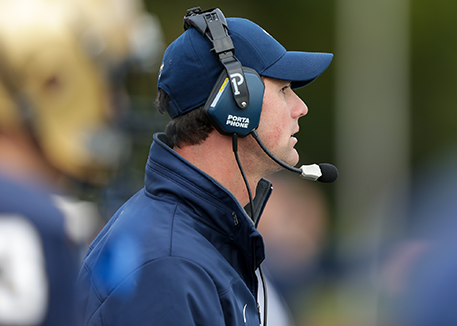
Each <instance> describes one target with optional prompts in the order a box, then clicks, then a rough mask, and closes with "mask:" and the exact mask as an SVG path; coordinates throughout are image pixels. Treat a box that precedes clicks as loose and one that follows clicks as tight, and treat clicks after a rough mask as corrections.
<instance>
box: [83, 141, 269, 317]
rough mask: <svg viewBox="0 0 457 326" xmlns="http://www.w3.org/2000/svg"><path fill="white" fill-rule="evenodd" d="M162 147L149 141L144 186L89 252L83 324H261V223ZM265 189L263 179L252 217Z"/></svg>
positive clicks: (215, 184) (260, 206)
mask: <svg viewBox="0 0 457 326" xmlns="http://www.w3.org/2000/svg"><path fill="white" fill-rule="evenodd" d="M166 142H167V139H166V137H165V135H164V134H162V133H159V134H155V135H154V141H153V143H152V145H151V149H150V153H149V158H148V162H147V166H146V176H145V187H144V188H143V189H142V190H140V191H139V192H138V193H137V194H136V195H134V196H133V197H132V198H131V199H130V200H128V201H127V202H126V203H125V204H124V205H123V206H122V207H121V208H120V209H119V211H118V212H117V213H116V214H115V215H114V216H113V217H112V218H111V220H110V221H109V222H108V224H107V225H106V226H105V228H104V229H103V230H102V231H101V232H100V234H99V235H98V236H97V238H96V239H95V240H94V242H93V243H92V244H91V245H90V247H89V251H88V253H87V256H86V258H85V261H84V263H83V266H82V268H81V272H80V275H79V280H78V291H79V303H80V307H82V309H83V312H82V313H83V316H84V321H83V325H110V326H115V325H136V326H141V325H180V326H183V325H212V326H217V325H259V315H258V309H257V300H256V297H257V286H258V284H257V278H256V276H255V270H256V269H257V268H258V266H259V265H260V263H261V262H262V261H263V259H264V256H265V253H264V244H263V240H262V237H261V236H260V234H259V233H258V231H257V229H256V228H255V224H256V223H255V222H253V220H258V219H257V218H256V217H254V218H253V219H252V220H251V219H250V217H248V216H247V215H246V213H245V210H244V209H243V208H242V207H241V206H240V204H239V202H238V201H237V200H236V199H235V198H234V196H233V195H232V194H231V193H230V192H228V191H227V190H226V189H225V188H224V187H223V186H221V185H220V184H219V183H218V182H217V181H216V180H214V179H213V178H211V177H210V176H208V175H207V174H205V173H204V172H202V171H201V170H199V169H198V168H196V167H195V166H193V165H192V164H190V163H189V162H188V161H186V160H185V159H183V158H182V157H180V156H179V155H178V154H177V153H175V152H174V151H173V150H172V149H171V148H170V147H168V146H167V145H166ZM270 192H271V184H270V183H269V181H267V180H262V181H261V182H260V183H259V185H258V187H257V192H256V193H257V196H256V199H255V200H254V212H255V213H254V215H256V216H260V214H261V212H262V211H263V208H264V206H265V203H266V200H267V199H268V197H269V195H270Z"/></svg>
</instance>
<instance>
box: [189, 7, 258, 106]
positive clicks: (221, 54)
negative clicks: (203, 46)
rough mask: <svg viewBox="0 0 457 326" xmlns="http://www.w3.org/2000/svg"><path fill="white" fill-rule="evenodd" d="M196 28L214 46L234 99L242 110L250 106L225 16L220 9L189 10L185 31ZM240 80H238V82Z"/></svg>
mask: <svg viewBox="0 0 457 326" xmlns="http://www.w3.org/2000/svg"><path fill="white" fill-rule="evenodd" d="M190 27H194V28H195V29H197V30H198V31H199V32H200V33H201V34H202V35H203V36H205V37H206V38H207V39H208V40H209V41H210V42H211V43H212V44H213V48H212V49H211V51H214V52H215V54H216V56H217V58H218V59H219V61H220V62H221V63H222V65H223V66H224V68H225V70H226V72H227V76H229V78H230V85H231V89H232V95H233V98H234V100H235V102H236V104H237V106H238V107H239V108H240V109H244V108H247V107H248V106H249V92H248V88H247V83H245V82H243V81H245V80H246V78H245V75H244V72H243V68H242V65H241V63H240V62H239V61H238V59H237V58H236V57H235V47H234V46H233V42H232V39H231V38H230V36H229V35H228V26H227V21H226V20H225V16H224V14H223V13H222V11H221V10H220V9H218V8H216V9H209V10H205V11H201V8H200V7H195V8H191V9H188V10H187V15H186V16H185V17H184V30H187V29H189V28H190ZM237 79H238V80H237Z"/></svg>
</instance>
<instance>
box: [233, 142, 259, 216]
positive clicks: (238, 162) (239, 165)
mask: <svg viewBox="0 0 457 326" xmlns="http://www.w3.org/2000/svg"><path fill="white" fill-rule="evenodd" d="M232 148H233V153H235V159H236V163H237V164H238V168H239V169H240V172H241V175H242V176H243V180H244V184H245V185H246V189H247V190H248V195H249V206H251V219H252V220H254V208H253V206H254V205H253V202H252V193H251V188H250V187H249V183H248V179H247V178H246V174H245V173H244V170H243V167H242V166H241V162H240V158H239V156H238V134H236V133H234V134H233V135H232Z"/></svg>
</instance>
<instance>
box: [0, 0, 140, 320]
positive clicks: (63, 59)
mask: <svg viewBox="0 0 457 326" xmlns="http://www.w3.org/2000/svg"><path fill="white" fill-rule="evenodd" d="M115 2H116V4H118V5H119V4H120V2H119V1H117V0H116V1H115ZM134 3H135V1H131V0H127V1H125V3H124V5H125V8H124V9H127V8H130V6H133V7H132V8H130V9H133V8H135V9H134V10H125V11H128V14H129V16H128V17H126V16H125V15H126V14H127V13H126V12H125V11H124V12H122V11H121V12H120V14H119V15H118V16H114V15H113V14H112V12H111V11H110V10H111V9H112V7H113V1H97V2H96V4H94V3H93V1H87V2H86V1H79V0H78V1H70V0H63V1H59V0H56V1H49V0H33V1H30V0H2V1H0V325H16V326H21V325H67V326H71V325H76V323H75V314H74V284H75V281H76V276H77V272H78V269H79V265H80V258H79V256H78V252H77V251H78V247H79V246H84V250H86V247H87V244H86V242H85V241H87V238H88V237H92V238H93V235H92V234H91V232H94V230H93V229H91V228H90V223H92V225H93V224H94V223H95V222H96V221H91V218H92V217H96V216H97V215H96V209H95V208H94V206H93V205H90V203H88V202H85V201H81V200H79V198H78V197H77V195H79V193H78V190H79V187H73V185H76V184H91V185H92V186H94V185H95V186H101V185H103V184H104V182H105V181H107V180H108V178H109V176H110V175H111V173H112V172H113V170H115V169H116V167H117V165H118V163H119V160H118V159H117V158H118V155H117V153H122V151H121V150H120V149H119V148H118V146H117V145H118V144H117V142H119V140H120V139H122V138H121V137H119V133H118V132H116V130H115V128H114V126H113V124H114V119H113V118H114V117H115V111H116V110H115V109H114V107H113V106H112V105H107V103H109V102H110V99H111V97H112V96H113V95H114V94H113V93H112V91H111V90H112V83H113V82H114V81H113V80H112V79H110V78H107V76H112V75H113V70H118V69H120V68H121V66H122V67H123V66H124V64H125V62H126V60H127V59H130V57H131V53H132V52H131V50H132V47H131V46H130V45H128V43H126V40H128V37H127V36H122V37H120V35H119V33H118V30H119V29H121V30H123V31H124V32H125V33H126V34H131V31H132V28H130V27H129V26H130V25H133V24H134V23H133V21H134V20H135V19H136V18H138V16H139V13H142V11H139V12H138V11H137V10H138V7H137V6H136V5H137V4H136V5H134ZM107 12H110V13H111V14H110V16H109V17H108V19H105V20H103V23H104V25H103V27H102V26H100V25H101V22H102V17H104V15H105V14H106V13H107ZM89 13H91V14H89ZM97 13H99V14H100V13H102V14H101V16H100V15H97ZM95 22H96V23H95ZM121 22H122V24H121ZM143 22H144V20H143ZM112 30H115V31H116V33H115V34H114V33H111V31H112ZM114 40H115V42H114ZM101 43H102V44H101ZM114 43H115V44H114ZM101 45H103V46H101ZM118 84H119V82H118V81H117V80H116V85H118ZM113 141H114V144H113ZM67 213H68V214H67ZM75 215H76V218H73V217H74V216H75ZM86 230H88V231H89V232H87V231H86ZM90 231H91V232H90Z"/></svg>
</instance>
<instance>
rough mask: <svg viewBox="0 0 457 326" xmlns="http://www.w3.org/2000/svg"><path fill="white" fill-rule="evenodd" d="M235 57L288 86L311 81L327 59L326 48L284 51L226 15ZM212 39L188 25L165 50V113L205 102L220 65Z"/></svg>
mask: <svg viewBox="0 0 457 326" xmlns="http://www.w3.org/2000/svg"><path fill="white" fill-rule="evenodd" d="M227 24H228V28H229V35H230V37H231V38H232V41H233V44H234V47H235V56H236V57H237V59H238V60H239V61H240V62H241V64H242V65H243V66H244V67H249V68H252V69H254V70H256V71H257V73H258V74H259V75H261V76H265V77H271V78H276V79H282V80H287V81H291V82H292V88H298V87H302V86H305V85H307V84H309V83H311V82H312V81H313V80H315V79H316V78H317V77H318V76H319V75H320V74H322V73H323V72H324V71H325V69H327V67H328V66H329V64H330V62H331V61H332V58H333V54H331V53H315V52H295V51H287V50H286V49H285V48H284V47H283V46H282V45H281V44H280V43H279V42H278V41H276V40H275V39H274V38H273V37H271V36H270V35H269V34H268V33H267V32H266V31H265V30H264V29H262V28H261V27H260V26H258V25H256V24H255V23H253V22H251V21H249V20H247V19H243V18H227ZM211 48H212V44H211V43H210V41H209V40H208V39H207V38H206V37H204V36H203V35H202V34H200V32H198V31H197V30H196V29H195V28H189V29H188V30H187V31H185V32H184V33H183V34H181V36H179V37H178V38H177V39H176V40H175V41H174V42H173V43H171V44H170V46H169V47H168V48H167V49H166V51H165V54H164V57H163V61H162V66H161V68H160V72H159V80H158V88H161V89H163V90H164V91H165V92H166V93H167V94H168V95H169V96H170V98H171V101H170V103H169V104H170V105H169V110H168V114H169V115H170V117H171V118H175V117H177V116H179V115H181V114H184V113H186V112H188V111H191V110H193V109H195V108H197V107H199V106H202V105H203V104H205V102H206V100H207V98H208V96H209V95H210V93H211V90H212V88H213V86H214V84H215V82H216V80H217V78H218V77H219V75H220V74H221V72H222V70H223V69H224V67H223V65H222V64H221V63H220V62H219V60H218V59H217V57H216V55H215V54H214V52H211V51H210V50H211Z"/></svg>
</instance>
